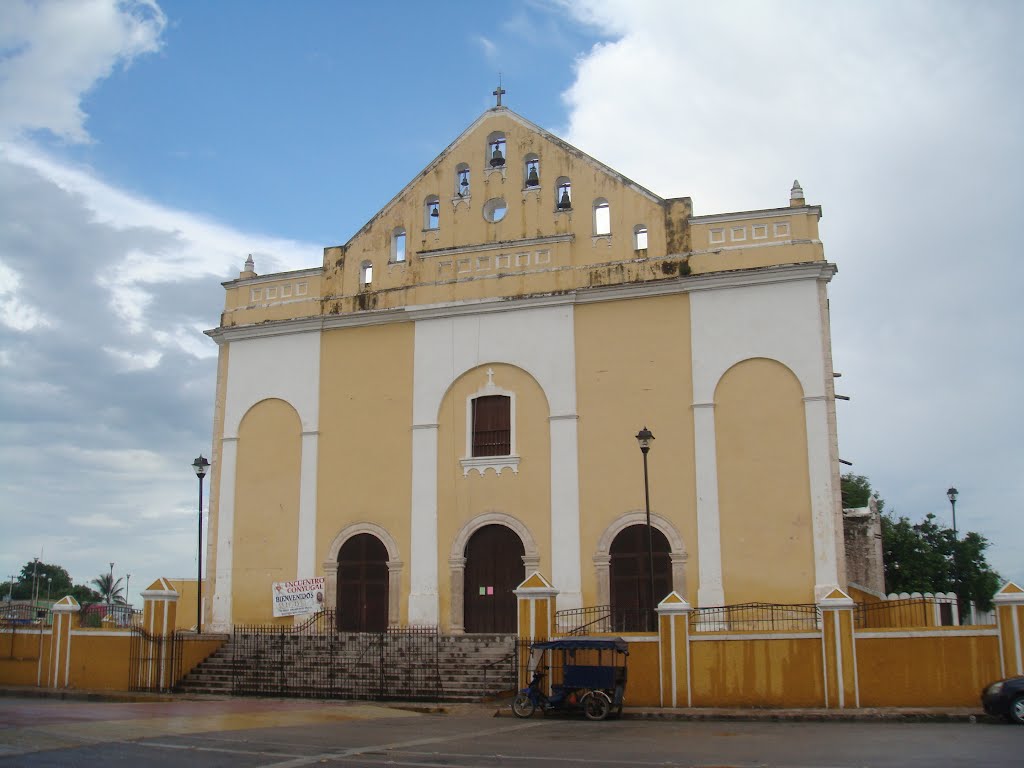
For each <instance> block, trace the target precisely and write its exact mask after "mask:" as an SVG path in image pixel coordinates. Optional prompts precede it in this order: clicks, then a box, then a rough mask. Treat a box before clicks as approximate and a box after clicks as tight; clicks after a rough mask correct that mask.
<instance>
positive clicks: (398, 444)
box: [293, 323, 415, 622]
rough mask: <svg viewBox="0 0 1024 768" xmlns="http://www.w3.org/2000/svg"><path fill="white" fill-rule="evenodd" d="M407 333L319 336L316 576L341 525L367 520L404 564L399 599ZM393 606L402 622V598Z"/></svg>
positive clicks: (396, 329) (406, 501)
mask: <svg viewBox="0 0 1024 768" xmlns="http://www.w3.org/2000/svg"><path fill="white" fill-rule="evenodd" d="M414 332H415V331H414V326H413V324H412V323H396V324H392V325H380V326H370V327H364V328H351V329H346V330H338V331H329V332H326V333H324V334H323V336H322V339H321V364H320V365H321V367H320V438H319V455H318V470H317V521H316V522H317V526H316V542H317V554H316V563H315V567H316V571H317V573H318V574H320V575H323V567H322V563H323V562H324V561H325V560H327V558H328V554H329V551H328V550H329V549H330V547H331V544H332V543H334V541H335V539H336V538H337V537H338V535H339V534H340V533H341V532H342V531H343V530H344V529H345V528H346V527H347V526H350V525H352V524H354V523H359V522H366V521H372V522H374V523H376V524H377V525H379V526H381V527H382V528H384V529H385V530H386V531H387V532H388V533H389V534H390V535H391V536H392V537H393V538H394V540H395V542H396V544H397V546H398V549H399V552H398V555H399V558H400V559H401V560H403V561H404V562H405V563H406V571H405V573H404V574H403V581H402V593H403V595H407V594H408V588H409V577H408V563H409V556H410V546H411V544H410V542H411V538H410V537H411V535H412V533H411V531H410V530H409V509H410V507H411V504H412V485H411V483H412V481H411V477H410V473H409V461H410V456H411V454H412V432H411V430H410V425H411V424H412V391H413V388H412V355H413V338H414ZM293 578H294V577H293ZM400 606H401V616H402V621H403V622H404V620H405V616H406V611H407V605H406V601H405V600H402V601H401V603H400ZM328 607H330V608H333V607H334V606H328Z"/></svg>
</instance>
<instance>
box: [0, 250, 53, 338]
mask: <svg viewBox="0 0 1024 768" xmlns="http://www.w3.org/2000/svg"><path fill="white" fill-rule="evenodd" d="M20 285H21V277H20V276H19V275H18V273H17V272H15V271H14V270H13V269H11V268H10V267H8V266H7V265H6V264H4V263H3V262H2V261H0V323H2V324H4V325H6V326H7V327H8V328H10V329H11V330H14V331H32V330H35V329H36V328H46V327H47V326H49V325H51V322H50V320H48V319H47V318H46V316H45V315H44V314H43V313H42V312H41V311H40V310H39V308H38V307H34V306H32V305H31V304H28V303H26V302H24V301H23V300H22V299H21V298H19V297H18V296H17V291H18V287H19V286H20Z"/></svg>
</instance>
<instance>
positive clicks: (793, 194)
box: [789, 179, 804, 205]
mask: <svg viewBox="0 0 1024 768" xmlns="http://www.w3.org/2000/svg"><path fill="white" fill-rule="evenodd" d="M789 204H790V205H803V204H804V188H803V187H801V186H800V182H799V181H797V180H796V179H793V188H792V189H791V190H789Z"/></svg>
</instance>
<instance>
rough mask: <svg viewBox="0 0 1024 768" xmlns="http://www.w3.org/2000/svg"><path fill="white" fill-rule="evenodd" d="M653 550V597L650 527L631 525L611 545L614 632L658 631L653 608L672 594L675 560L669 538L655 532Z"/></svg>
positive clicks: (653, 533) (656, 530) (610, 576)
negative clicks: (649, 560)
mask: <svg viewBox="0 0 1024 768" xmlns="http://www.w3.org/2000/svg"><path fill="white" fill-rule="evenodd" d="M651 533H652V540H653V541H652V544H653V547H652V549H653V550H654V592H655V594H654V597H653V599H652V596H651V571H650V567H649V566H648V558H647V526H646V525H631V526H630V527H629V528H626V529H625V530H623V531H621V532H620V533H619V535H618V536H616V537H615V541H613V542H612V546H611V552H610V554H611V565H610V573H609V581H610V582H611V596H612V622H613V627H612V631H615V632H630V631H633V632H636V631H644V630H651V629H655V628H656V626H657V625H656V623H654V608H655V607H656V606H657V604H658V602H659V601H661V600H664V599H665V596H666V595H667V594H668V593H669V592H671V591H672V561H671V558H670V557H669V545H668V539H666V538H665V534H663V533H662V532H661V531H659V530H658V529H656V528H655V529H654V530H653V531H652V532H651Z"/></svg>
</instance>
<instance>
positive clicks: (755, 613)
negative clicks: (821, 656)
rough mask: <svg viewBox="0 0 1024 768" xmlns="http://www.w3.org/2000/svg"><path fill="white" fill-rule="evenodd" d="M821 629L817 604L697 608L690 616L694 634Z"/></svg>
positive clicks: (747, 604)
mask: <svg viewBox="0 0 1024 768" xmlns="http://www.w3.org/2000/svg"><path fill="white" fill-rule="evenodd" d="M820 628H821V618H820V613H819V611H818V607H817V606H816V605H814V604H813V603H807V604H799V603H797V604H791V605H786V604H780V603H742V604H739V605H722V606H716V607H711V608H697V609H694V610H693V611H692V612H691V613H690V630H691V631H692V632H722V631H730V632H749V631H775V630H789V631H800V630H817V629H820Z"/></svg>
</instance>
